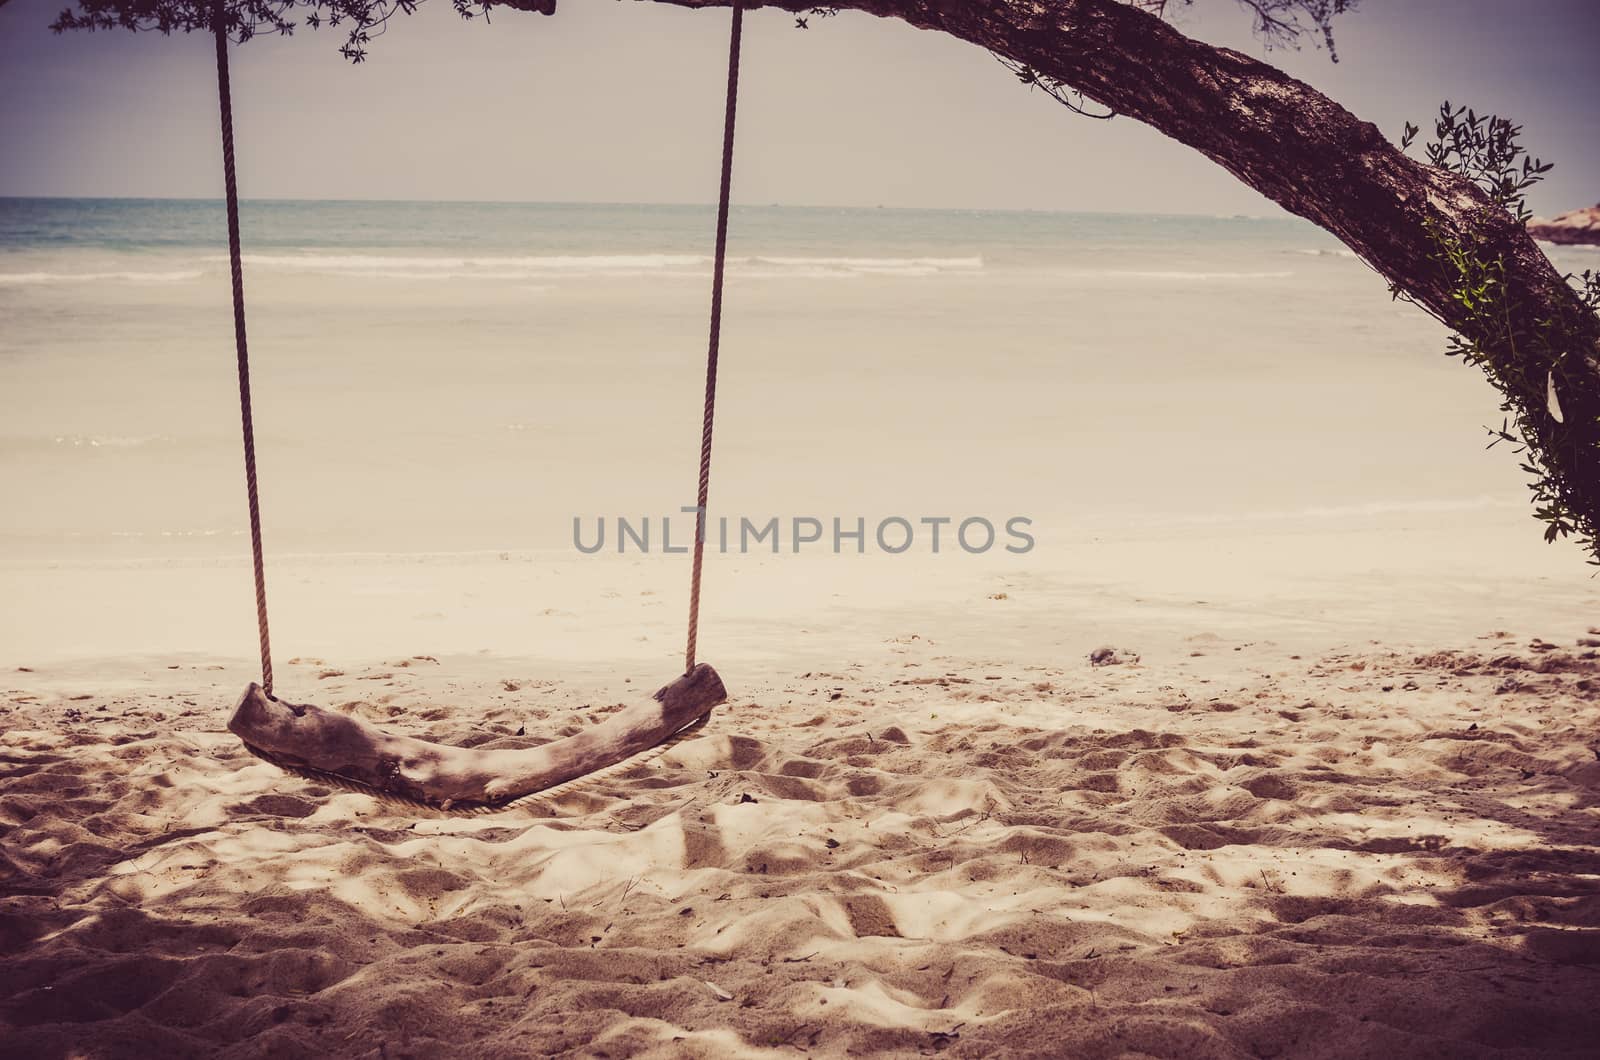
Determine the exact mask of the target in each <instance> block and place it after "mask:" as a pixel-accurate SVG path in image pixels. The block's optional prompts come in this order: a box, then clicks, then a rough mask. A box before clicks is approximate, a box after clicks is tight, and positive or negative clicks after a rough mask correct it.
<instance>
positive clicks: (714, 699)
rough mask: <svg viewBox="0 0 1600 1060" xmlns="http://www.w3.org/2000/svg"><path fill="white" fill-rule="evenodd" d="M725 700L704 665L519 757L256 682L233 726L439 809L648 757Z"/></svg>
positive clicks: (308, 761)
mask: <svg viewBox="0 0 1600 1060" xmlns="http://www.w3.org/2000/svg"><path fill="white" fill-rule="evenodd" d="M727 698H728V692H727V689H725V688H724V687H723V685H722V678H720V677H718V676H717V671H716V670H714V669H712V668H711V667H710V666H709V665H707V664H705V663H701V664H700V665H698V666H696V667H695V668H694V669H693V670H691V671H690V672H689V673H687V674H684V675H683V676H682V677H680V678H678V679H677V680H676V681H674V682H672V683H671V684H669V685H667V686H666V687H664V688H662V689H661V690H660V691H658V692H656V694H655V695H654V696H652V697H651V698H650V700H649V701H648V702H644V703H638V704H634V705H633V706H629V707H626V708H624V709H623V710H620V711H618V712H617V713H615V714H612V715H611V716H610V717H608V718H606V719H605V720H604V721H601V722H599V723H597V724H595V725H593V726H591V727H589V728H587V729H585V730H583V731H582V732H580V733H578V734H576V735H574V736H568V737H565V738H563V739H560V740H555V741H552V742H550V743H547V744H544V745H543V746H541V747H529V748H523V749H520V750H477V749H473V748H468V747H447V746H445V745H443V744H436V743H429V742H428V741H426V740H418V739H415V738H413V737H410V736H394V735H391V734H389V733H386V732H383V731H382V730H380V729H376V728H374V727H372V726H371V725H368V724H367V723H366V722H363V721H361V720H359V719H357V718H352V717H349V716H348V715H344V714H338V713H335V712H333V711H330V710H324V709H323V708H321V707H316V706H312V705H310V704H305V703H288V702H285V701H284V700H281V699H276V698H274V697H270V696H268V695H267V694H266V692H265V691H264V690H263V689H262V688H261V686H260V685H258V684H255V683H254V682H252V683H251V684H250V685H249V686H248V687H247V688H246V689H245V690H244V694H243V695H241V696H240V697H239V702H238V703H237V704H236V705H235V706H234V709H233V717H231V718H230V719H229V720H228V728H229V729H230V730H232V732H233V733H234V735H236V736H238V737H239V738H240V739H241V740H243V741H244V742H245V743H247V744H249V745H250V746H251V747H254V748H256V749H257V750H259V751H262V752H265V753H266V754H267V755H268V756H269V757H270V758H272V759H275V760H277V761H280V762H282V763H284V764H285V765H289V766H292V767H300V768H306V769H312V770H316V771H319V772H323V773H334V774H337V775H338V776H341V777H345V778H347V779H349V780H352V781H355V782H356V783H358V784H363V785H366V786H367V787H370V788H375V789H377V790H378V791H381V792H385V793H387V794H391V795H397V796H400V797H401V798H406V799H411V800H413V801H416V802H422V803H427V804H428V805H430V806H437V807H439V808H441V809H450V808H452V807H455V806H460V805H463V804H468V805H471V804H482V805H490V806H492V805H495V804H498V803H504V802H508V801H510V800H511V799H515V798H519V797H520V796H523V795H528V794H531V793H533V792H536V791H542V790H544V789H545V788H549V787H553V786H555V785H557V784H561V783H565V782H566V781H569V780H573V779H575V778H577V777H581V776H585V775H587V774H589V773H593V772H595V771H596V770H599V769H604V768H605V767H607V766H610V765H615V764H616V763H618V762H620V761H622V760H623V759H625V758H630V757H632V756H633V755H636V754H638V753H639V752H641V751H646V750H649V749H650V748H651V747H654V746H655V745H656V744H658V743H660V742H661V741H663V740H665V739H667V738H668V737H670V736H672V735H673V734H674V733H676V732H678V731H679V730H681V729H683V728H684V727H685V726H688V725H691V724H693V723H694V722H696V721H698V720H699V719H700V718H702V717H704V716H705V715H706V714H708V713H710V711H711V708H712V707H714V706H716V705H717V704H718V703H722V702H725V701H726V700H727Z"/></svg>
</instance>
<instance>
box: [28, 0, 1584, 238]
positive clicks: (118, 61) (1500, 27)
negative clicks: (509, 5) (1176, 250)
mask: <svg viewBox="0 0 1600 1060" xmlns="http://www.w3.org/2000/svg"><path fill="white" fill-rule="evenodd" d="M62 2H63V0H12V2H10V3H8V4H5V6H3V7H0V194H8V195H134V196H193V197H214V196H217V195H218V194H219V193H220V186H221V177H220V175H219V172H218V169H219V162H218V147H217V143H216V136H217V130H216V103H215V97H214V93H215V91H216V88H215V74H214V71H213V68H212V54H211V43H210V40H209V38H208V37H207V36H205V35H191V36H188V37H183V36H179V37H172V38H164V37H162V36H160V35H159V34H142V35H139V36H134V35H130V34H127V33H122V32H114V33H96V34H92V35H91V34H69V35H65V36H60V37H57V36H54V35H52V34H50V33H49V32H48V31H47V30H46V28H45V27H46V25H47V24H48V23H49V21H50V20H51V18H52V17H53V15H54V13H55V12H56V11H57V10H59V9H60V7H61V6H62ZM727 20H728V13H727V12H726V11H725V10H719V11H707V12H690V11H683V10H679V9H676V8H669V7H666V6H664V5H659V4H648V3H629V2H624V3H617V2H615V0H561V6H560V9H559V11H558V13H557V14H556V16H555V17H553V18H544V17H540V16H536V15H525V14H522V13H519V12H514V11H505V12H503V13H499V14H497V15H496V16H495V17H494V23H493V25H485V24H483V23H482V22H481V21H475V22H472V23H463V22H462V21H460V20H459V19H458V18H457V17H456V16H455V14H454V12H453V11H451V10H450V8H449V5H448V4H446V3H445V2H444V0H433V2H432V3H429V4H424V6H423V9H422V11H421V12H420V13H419V14H417V15H415V16H413V17H411V18H409V19H407V18H399V19H396V21H395V24H394V25H393V26H391V28H390V30H389V32H388V34H387V35H386V36H384V37H383V38H381V39H380V40H378V41H377V42H375V44H374V46H373V47H372V54H371V57H370V60H369V62H368V63H366V64H364V65H362V66H351V65H349V64H348V63H346V62H344V61H343V60H342V59H341V58H340V57H339V55H338V53H337V46H338V44H339V42H340V40H341V39H342V34H340V33H339V32H338V31H328V30H323V31H321V32H315V33H314V32H312V31H310V30H307V29H304V28H302V29H301V31H300V32H299V33H298V34H297V35H296V36H295V37H293V38H292V39H288V40H279V39H272V40H265V39H263V40H258V41H254V42H251V43H250V44H249V45H247V46H245V47H243V48H241V49H239V50H238V51H237V52H236V56H235V66H234V92H235V101H236V102H235V105H236V108H237V122H238V128H239V136H240V155H239V158H240V187H241V192H242V193H243V194H244V195H245V196H246V197H252V198H268V197H296V198H302V197H303V198H415V199H494V200H543V201H584V200H587V201H609V202H706V201H710V200H711V199H713V198H714V197H715V174H716V164H717V159H716V153H717V147H718V141H719V136H720V130H721V120H722V118H721V92H722V82H723V74H724V67H723V64H724V62H725V49H726V47H727ZM1179 25H1180V26H1181V27H1182V28H1183V29H1184V30H1185V31H1186V32H1188V33H1191V34H1194V35H1197V36H1202V37H1205V38H1206V39H1209V40H1213V41H1216V42H1218V43H1227V44H1230V45H1232V46H1234V47H1239V48H1241V49H1245V50H1248V51H1250V52H1252V53H1253V54H1261V52H1262V48H1261V46H1260V44H1259V43H1257V42H1253V41H1252V40H1251V38H1250V36H1249V32H1248V18H1247V16H1246V15H1245V14H1244V13H1243V12H1242V11H1241V10H1240V9H1239V8H1238V7H1237V6H1236V5H1235V4H1233V3H1232V2H1231V0H1201V2H1200V3H1198V4H1196V5H1195V7H1194V8H1193V9H1192V10H1191V11H1190V12H1188V13H1186V14H1185V15H1183V16H1182V18H1181V19H1180V22H1179ZM1339 33H1340V54H1341V58H1342V62H1341V63H1340V64H1338V65H1333V64H1331V63H1330V62H1329V61H1328V57H1327V55H1326V53H1324V52H1321V51H1318V50H1314V49H1311V48H1309V47H1307V48H1306V49H1305V50H1303V51H1300V52H1295V51H1290V50H1278V51H1274V52H1272V53H1271V54H1270V55H1267V56H1266V57H1267V59H1268V61H1271V62H1274V63H1276V64H1278V65H1280V66H1283V67H1285V68H1287V69H1289V70H1290V71H1291V72H1293V73H1294V74H1296V75H1297V76H1299V77H1302V78H1304V79H1305V80H1307V81H1309V82H1311V83H1312V84H1313V85H1316V86H1317V87H1319V88H1320V89H1322V90H1323V91H1325V92H1328V93H1329V94H1331V95H1332V96H1333V97H1334V98H1335V99H1337V100H1339V101H1341V102H1342V103H1344V104H1345V105H1346V106H1348V107H1350V108H1351V109H1352V110H1353V111H1355V112H1356V113H1357V114H1359V115H1361V116H1362V117H1364V118H1367V119H1369V120H1371V121H1374V122H1376V123H1377V124H1378V126H1379V127H1380V128H1382V129H1383V130H1384V131H1385V132H1387V133H1389V134H1390V135H1391V136H1397V135H1398V133H1399V130H1400V128H1401V125H1402V124H1403V122H1404V121H1405V120H1406V119H1407V118H1413V119H1417V120H1419V121H1422V120H1425V119H1426V118H1427V117H1428V116H1429V115H1431V114H1432V113H1433V111H1434V109H1435V108H1436V107H1437V105H1438V102H1439V101H1440V100H1441V99H1442V98H1445V97H1449V98H1451V99H1452V100H1457V101H1460V102H1466V103H1470V104H1472V105H1473V106H1476V107H1478V108H1480V109H1487V110H1494V111H1497V112H1499V113H1502V114H1506V115H1509V116H1511V117H1513V118H1515V119H1517V120H1519V121H1521V122H1523V123H1524V125H1525V126H1526V140H1527V142H1528V143H1529V144H1530V145H1532V146H1533V147H1534V149H1535V151H1536V153H1539V154H1542V155H1543V156H1544V157H1546V158H1547V159H1552V160H1554V161H1556V163H1557V167H1556V170H1555V173H1554V174H1553V175H1552V177H1551V179H1550V180H1549V181H1548V182H1547V183H1546V184H1545V185H1543V186H1542V187H1541V188H1540V189H1539V190H1538V191H1537V192H1536V193H1535V195H1534V196H1533V205H1534V206H1535V208H1536V209H1537V210H1538V211H1539V212H1541V213H1554V212H1560V211H1562V210H1566V209H1570V208H1573V207H1576V206H1586V205H1590V204H1592V203H1594V202H1596V201H1600V108H1596V106H1595V101H1596V99H1597V97H1600V62H1597V61H1596V59H1595V56H1596V54H1600V0H1365V2H1364V4H1363V5H1362V7H1361V9H1360V10H1358V11H1357V12H1355V13H1354V14H1352V15H1349V16H1347V17H1346V18H1345V19H1344V20H1343V21H1342V24H1341V26H1340V29H1339ZM734 183H735V198H736V200H738V201H742V202H746V203H770V202H780V203H814V204H849V205H866V206H872V205H878V204H883V205H889V206H955V207H996V208H1021V207H1031V208H1038V209H1077V210H1134V211H1164V212H1197V213H1271V212H1275V210H1276V208H1275V207H1274V206H1272V205H1271V204H1270V203H1268V202H1267V201H1266V200H1265V199H1263V198H1261V197H1260V196H1259V195H1257V194H1256V193H1255V192H1254V191H1251V190H1250V189H1248V188H1245V187H1244V186H1243V185H1241V184H1239V183H1238V182H1237V181H1236V180H1234V179H1233V178H1232V177H1231V176H1229V175H1228V174H1226V173H1225V172H1223V171H1222V170H1221V169H1220V168H1218V167H1217V166H1215V165H1213V164H1212V163H1210V162H1209V161H1207V160H1205V159H1203V158H1201V157H1200V156H1199V155H1197V154H1194V153H1193V152H1191V151H1189V150H1188V149H1187V148H1184V147H1181V146H1180V145H1178V144H1175V143H1172V142H1171V141H1168V140H1166V139H1165V138H1163V137H1161V136H1160V135H1159V134H1157V133H1155V132H1153V131H1152V130H1150V129H1147V128H1145V127H1144V126H1141V125H1139V124H1137V123H1135V122H1133V121H1131V120H1128V119H1118V120H1116V121H1112V122H1095V121H1089V120H1086V119H1083V118H1079V117H1076V116H1074V115H1072V114H1071V113H1069V112H1068V111H1066V110H1065V109H1063V108H1062V107H1060V106H1058V105H1057V104H1055V103H1053V102H1051V101H1049V100H1048V99H1046V98H1045V97H1044V96H1042V95H1041V94H1039V93H1031V94H1030V92H1029V91H1028V90H1027V89H1026V88H1024V87H1023V86H1021V85H1020V84H1018V83H1016V81H1015V80H1014V79H1013V78H1012V76H1011V75H1010V74H1008V73H1007V72H1006V71H1005V70H1004V69H1003V68H1002V67H1001V66H1000V65H999V64H998V63H997V62H995V60H994V59H993V58H992V57H990V56H989V55H988V54H986V53H985V52H983V51H981V50H979V49H976V48H974V47H972V46H970V45H967V44H964V43H961V42H958V41H955V40H952V39H950V38H947V37H944V36H942V35H939V34H933V33H925V32H920V31H917V30H914V29H911V28H910V27H908V26H906V25H904V24H902V23H899V22H891V21H882V20H878V19H874V18H871V17H869V16H865V15H858V14H853V13H849V12H846V13H844V14H842V15H840V16H839V17H837V18H831V19H826V20H823V19H817V18H813V19H812V20H811V29H810V30H808V31H804V32H802V31H799V30H797V29H795V28H794V19H793V18H792V17H791V16H789V15H786V14H784V13H782V12H779V11H756V12H752V13H750V14H749V15H748V16H747V20H746V32H745V65H744V89H743V93H742V96H741V104H740V138H739V155H738V160H737V169H736V175H735V182H734Z"/></svg>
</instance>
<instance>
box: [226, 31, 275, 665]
mask: <svg viewBox="0 0 1600 1060" xmlns="http://www.w3.org/2000/svg"><path fill="white" fill-rule="evenodd" d="M211 29H212V33H213V35H214V36H215V37H216V38H217V102H218V105H219V107H220V109H221V111H222V176H223V181H224V183H225V184H226V187H227V198H228V263H229V265H230V266H231V267H232V270H233V341H234V346H235V348H236V349H237V351H238V355H239V422H240V428H241V430H242V432H243V434H244V484H245V491H246V493H247V494H248V495H249V498H250V554H251V556H252V557H254V559H255V573H256V628H257V629H258V630H259V631H260V634H261V687H262V689H264V690H265V691H266V693H267V695H269V696H270V695H272V638H271V637H270V636H269V634H268V632H267V570H266V563H265V561H264V560H263V559H262V555H261V500H260V498H259V496H258V495H257V489H256V429H255V418H254V416H252V415H251V408H250V347H249V344H248V343H247V342H246V341H245V331H244V261H243V259H242V257H241V255H240V251H239V185H238V180H237V179H236V177H235V174H234V163H233V92H232V89H231V88H230V86H229V83H228V28H227V14H226V8H225V6H224V4H223V3H222V0H218V3H217V10H216V14H215V16H214V17H213V18H212V23H211Z"/></svg>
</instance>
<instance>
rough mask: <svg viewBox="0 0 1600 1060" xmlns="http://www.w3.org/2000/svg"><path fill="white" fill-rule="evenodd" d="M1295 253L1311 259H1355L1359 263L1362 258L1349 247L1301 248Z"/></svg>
mask: <svg viewBox="0 0 1600 1060" xmlns="http://www.w3.org/2000/svg"><path fill="white" fill-rule="evenodd" d="M1294 253H1296V254H1303V255H1305V256H1306V257H1309V258H1353V259H1355V260H1357V261H1359V260H1360V256H1359V255H1358V254H1356V252H1355V251H1353V250H1351V249H1349V248H1348V247H1300V248H1297V249H1296V250H1295V251H1294Z"/></svg>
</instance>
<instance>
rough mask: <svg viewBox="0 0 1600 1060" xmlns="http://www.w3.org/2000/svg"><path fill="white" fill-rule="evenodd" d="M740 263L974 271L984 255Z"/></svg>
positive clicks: (778, 259) (756, 259) (772, 259)
mask: <svg viewBox="0 0 1600 1060" xmlns="http://www.w3.org/2000/svg"><path fill="white" fill-rule="evenodd" d="M735 261H736V262H737V263H738V264H752V263H753V264H756V265H779V266H786V267H794V268H822V269H829V268H832V269H845V270H850V271H859V272H901V271H904V270H910V269H914V270H918V274H919V275H926V274H927V273H931V272H972V271H974V270H977V269H981V268H983V259H982V258H981V257H970V258H829V257H822V258H791V257H769V256H765V255H761V256H756V257H749V258H736V259H735Z"/></svg>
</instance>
